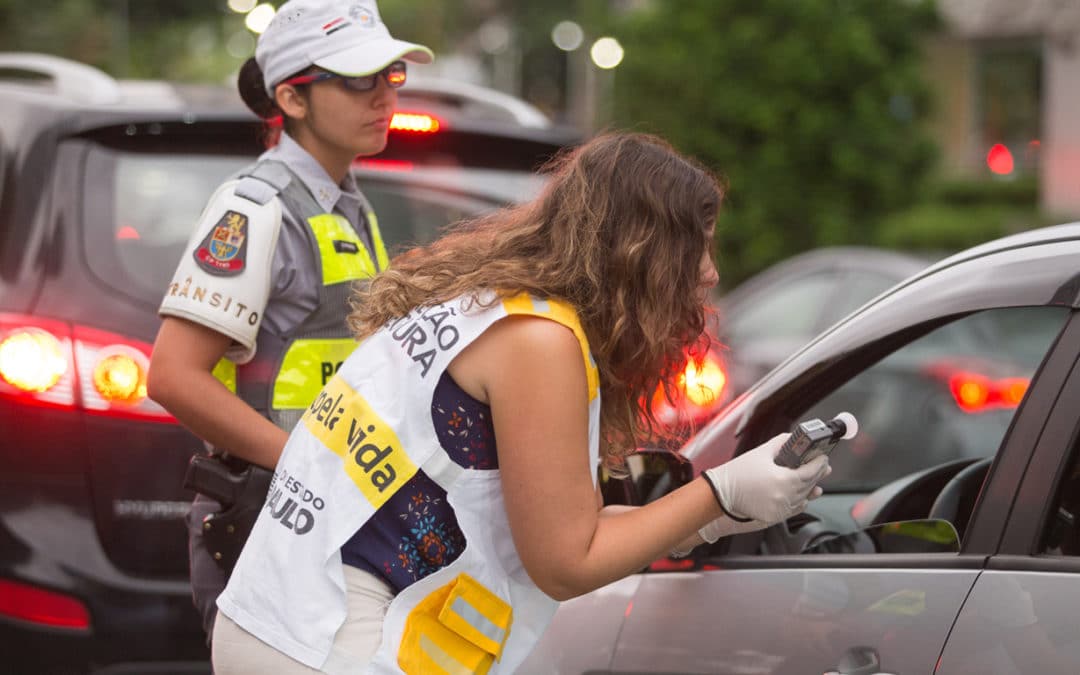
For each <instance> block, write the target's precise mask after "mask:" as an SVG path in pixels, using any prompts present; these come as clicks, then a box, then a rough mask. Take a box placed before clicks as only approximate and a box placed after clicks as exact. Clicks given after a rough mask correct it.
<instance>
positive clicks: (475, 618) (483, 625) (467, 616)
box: [450, 597, 506, 645]
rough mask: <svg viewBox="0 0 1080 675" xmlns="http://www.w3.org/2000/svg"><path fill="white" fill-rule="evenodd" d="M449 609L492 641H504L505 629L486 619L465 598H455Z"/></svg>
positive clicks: (498, 642)
mask: <svg viewBox="0 0 1080 675" xmlns="http://www.w3.org/2000/svg"><path fill="white" fill-rule="evenodd" d="M450 609H451V611H453V612H454V613H455V614H457V615H458V616H460V617H461V618H462V619H464V620H465V621H467V622H468V623H469V625H470V626H472V627H473V628H475V629H476V630H477V632H479V633H480V634H481V635H483V636H484V637H486V638H487V639H489V640H491V641H492V642H494V643H496V644H498V645H502V643H503V642H504V641H506V631H505V630H503V629H502V628H499V627H498V626H496V625H495V624H494V623H492V622H491V621H490V620H488V618H487V617H486V616H484V615H483V614H481V613H480V610H478V609H476V608H475V607H473V606H472V605H470V604H469V602H468V601H467V600H466V599H465V598H461V597H459V598H455V599H454V603H453V604H452V605H451V606H450Z"/></svg>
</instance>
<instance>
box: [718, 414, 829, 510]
mask: <svg viewBox="0 0 1080 675" xmlns="http://www.w3.org/2000/svg"><path fill="white" fill-rule="evenodd" d="M790 437H791V434H780V435H778V436H775V437H774V438H772V439H771V440H769V441H767V442H765V443H762V444H761V445H759V446H758V447H756V448H754V449H753V450H751V451H749V452H746V453H743V454H742V455H739V456H738V457H736V458H735V459H733V460H731V461H730V462H727V463H725V464H721V465H720V466H714V467H712V468H711V469H706V470H705V471H704V472H703V473H702V476H703V477H704V478H705V479H706V480H707V481H708V482H709V485H710V486H711V487H712V489H713V494H715V495H716V500H717V501H718V502H719V503H720V508H721V510H723V511H724V513H725V514H726V515H727V516H729V517H730V518H731V519H733V520H736V521H738V522H747V521H749V520H759V521H762V522H763V523H765V524H766V525H771V524H773V523H779V522H781V521H783V520H787V519H788V518H790V517H791V516H793V515H795V514H797V513H800V512H802V510H803V509H805V508H806V503H807V501H808V500H809V499H810V498H811V492H812V491H813V490H814V488H815V487H816V486H817V483H818V481H819V480H821V479H822V478H824V477H825V476H826V475H827V473H828V471H829V459H828V457H825V456H819V457H816V458H814V459H811V460H809V461H807V462H806V463H805V464H802V465H801V466H799V467H797V468H795V469H789V468H787V467H785V466H780V465H779V464H777V463H776V462H775V457H776V455H777V453H778V452H779V450H780V448H781V446H783V444H784V443H785V442H786V441H787V440H788V439H789V438H790Z"/></svg>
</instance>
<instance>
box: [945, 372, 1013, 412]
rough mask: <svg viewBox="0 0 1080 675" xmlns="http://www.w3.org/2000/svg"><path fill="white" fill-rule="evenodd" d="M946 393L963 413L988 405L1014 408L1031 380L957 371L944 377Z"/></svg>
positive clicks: (984, 407) (987, 406) (990, 406)
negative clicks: (946, 377)
mask: <svg viewBox="0 0 1080 675" xmlns="http://www.w3.org/2000/svg"><path fill="white" fill-rule="evenodd" d="M948 383H949V393H951V394H952V397H953V400H954V401H956V405H957V406H959V407H960V409H961V410H963V411H964V412H966V413H979V412H983V411H985V410H990V409H992V408H1015V407H1016V406H1018V405H1020V401H1022V400H1024V394H1026V393H1027V390H1028V386H1029V385H1030V384H1031V381H1030V380H1028V379H1027V378H1023V377H1010V378H1005V379H1000V380H994V379H991V378H989V377H986V376H985V375H980V374H978V373H972V372H967V371H957V372H954V373H952V374H951V375H950V376H949V378H948Z"/></svg>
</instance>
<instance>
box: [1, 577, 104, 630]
mask: <svg viewBox="0 0 1080 675" xmlns="http://www.w3.org/2000/svg"><path fill="white" fill-rule="evenodd" d="M0 616H4V617H8V618H11V619H18V620H20V621H29V622H30V623H36V624H40V625H42V626H49V627H52V628H70V629H73V630H83V631H86V630H90V612H89V611H88V610H87V609H86V605H84V604H83V603H82V602H80V601H79V600H77V599H75V598H72V597H70V596H67V595H63V594H60V593H55V592H53V591H46V590H45V589H42V588H37V587H36V586H27V585H25V584H20V583H16V582H14V581H9V580H7V579H0Z"/></svg>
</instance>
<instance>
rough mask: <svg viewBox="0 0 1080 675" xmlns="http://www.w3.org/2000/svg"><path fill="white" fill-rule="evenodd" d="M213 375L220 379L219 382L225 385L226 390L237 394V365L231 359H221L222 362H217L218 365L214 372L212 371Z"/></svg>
mask: <svg viewBox="0 0 1080 675" xmlns="http://www.w3.org/2000/svg"><path fill="white" fill-rule="evenodd" d="M212 374H213V376H214V377H216V378H217V379H218V381H219V382H221V383H222V384H223V385H225V388H226V389H228V390H229V391H231V392H232V393H234V394H235V393H236V364H235V363H233V362H232V361H230V360H229V359H221V360H220V361H218V362H217V365H215V366H214V370H213V371H212Z"/></svg>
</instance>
